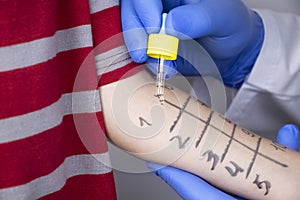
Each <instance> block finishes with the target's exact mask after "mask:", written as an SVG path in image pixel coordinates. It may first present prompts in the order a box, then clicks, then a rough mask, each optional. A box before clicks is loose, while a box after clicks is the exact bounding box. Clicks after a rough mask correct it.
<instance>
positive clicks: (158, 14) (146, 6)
mask: <svg viewBox="0 0 300 200" xmlns="http://www.w3.org/2000/svg"><path fill="white" fill-rule="evenodd" d="M133 4H134V8H135V12H136V13H137V16H138V18H139V20H140V22H141V23H142V25H143V27H145V29H146V31H147V33H148V34H151V33H158V32H159V30H160V27H161V19H162V12H163V5H162V1H161V0H151V1H145V0H133Z"/></svg>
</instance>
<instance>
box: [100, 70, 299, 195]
mask: <svg viewBox="0 0 300 200" xmlns="http://www.w3.org/2000/svg"><path fill="white" fill-rule="evenodd" d="M100 90H101V91H100V92H101V98H102V106H103V111H104V118H105V123H106V128H107V132H108V136H109V137H110V139H111V140H112V141H113V142H114V143H115V144H116V145H118V146H120V147H122V148H123V149H125V150H127V151H129V152H131V153H132V154H134V155H136V156H138V157H141V158H143V159H145V160H149V161H153V162H158V163H162V164H169V165H172V166H175V167H178V168H181V169H184V170H187V171H189V172H192V173H195V174H197V175H199V176H201V177H203V178H204V179H206V180H207V181H208V182H210V183H211V184H213V185H215V186H218V187H220V188H222V189H224V190H226V191H228V192H231V193H234V194H238V195H240V196H244V197H246V198H249V199H283V198H288V199H295V198H296V197H298V196H299V195H300V194H299V192H298V190H297V188H298V186H299V180H300V172H299V171H298V170H297V167H298V166H300V157H299V154H298V153H296V152H292V151H289V150H288V149H285V148H282V147H280V146H278V145H277V144H274V143H272V142H271V141H269V140H267V139H264V138H261V137H259V136H257V135H254V134H252V133H248V132H247V131H245V130H242V129H241V128H239V127H237V126H236V125H235V124H233V123H231V122H229V121H226V120H224V119H223V118H222V116H221V115H219V114H218V113H215V112H212V111H211V110H210V109H209V108H207V107H206V106H205V105H203V104H201V103H200V102H198V101H197V100H195V99H193V98H191V97H189V96H188V95H187V94H185V93H184V92H182V91H180V90H178V89H176V88H170V87H169V88H166V89H165V99H166V101H165V102H164V103H163V104H162V105H161V104H160V102H159V100H158V98H157V97H156V96H155V94H156V86H155V83H154V80H153V79H152V77H151V76H149V74H148V73H147V72H145V71H143V72H141V73H138V74H136V75H134V76H132V77H130V78H127V79H124V80H121V81H119V82H117V83H112V84H109V85H106V86H104V87H102V88H101V89H100Z"/></svg>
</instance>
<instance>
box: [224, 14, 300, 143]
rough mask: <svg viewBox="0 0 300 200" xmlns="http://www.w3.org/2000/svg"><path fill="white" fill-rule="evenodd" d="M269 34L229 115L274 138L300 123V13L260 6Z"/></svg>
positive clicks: (236, 120)
mask: <svg viewBox="0 0 300 200" xmlns="http://www.w3.org/2000/svg"><path fill="white" fill-rule="evenodd" d="M257 13H258V14H259V15H260V16H261V18H262V20H263V23H264V28H265V38H264V42H263V46H262V49H261V52H260V54H259V56H258V58H257V61H256V63H255V65H254V67H253V69H252V71H251V73H250V74H249V76H248V77H247V79H246V80H245V82H244V84H243V85H242V87H241V88H240V90H239V91H238V93H237V95H236V96H235V98H234V99H233V101H232V103H231V105H230V107H229V109H228V111H227V114H226V116H227V117H228V118H229V119H231V120H233V121H234V122H236V123H238V124H239V125H241V126H243V127H245V128H248V129H250V130H252V131H254V132H257V133H259V134H261V135H264V136H266V137H269V138H274V136H275V135H276V133H277V131H278V129H279V128H280V127H281V126H282V125H284V124H286V123H294V124H296V125H300V16H297V15H294V14H288V13H277V12H274V11H269V10H257Z"/></svg>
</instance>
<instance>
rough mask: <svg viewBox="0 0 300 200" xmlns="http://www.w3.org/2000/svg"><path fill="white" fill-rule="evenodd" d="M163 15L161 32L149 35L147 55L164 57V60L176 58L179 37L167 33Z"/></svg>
mask: <svg viewBox="0 0 300 200" xmlns="http://www.w3.org/2000/svg"><path fill="white" fill-rule="evenodd" d="M166 16H167V14H166V13H164V14H163V17H162V27H161V30H160V32H159V33H157V34H150V35H149V37H148V48H147V55H148V56H149V57H151V58H157V59H159V58H163V59H164V60H176V59H177V52H178V44H179V40H178V38H176V37H174V36H171V35H167V34H166V33H165V19H166Z"/></svg>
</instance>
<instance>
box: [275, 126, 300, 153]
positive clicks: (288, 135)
mask: <svg viewBox="0 0 300 200" xmlns="http://www.w3.org/2000/svg"><path fill="white" fill-rule="evenodd" d="M277 142H278V143H279V144H281V145H284V146H286V147H288V148H289V149H292V150H295V151H299V130H298V128H297V126H295V125H292V124H287V125H285V126H283V127H282V128H281V129H280V130H279V132H278V134H277Z"/></svg>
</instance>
